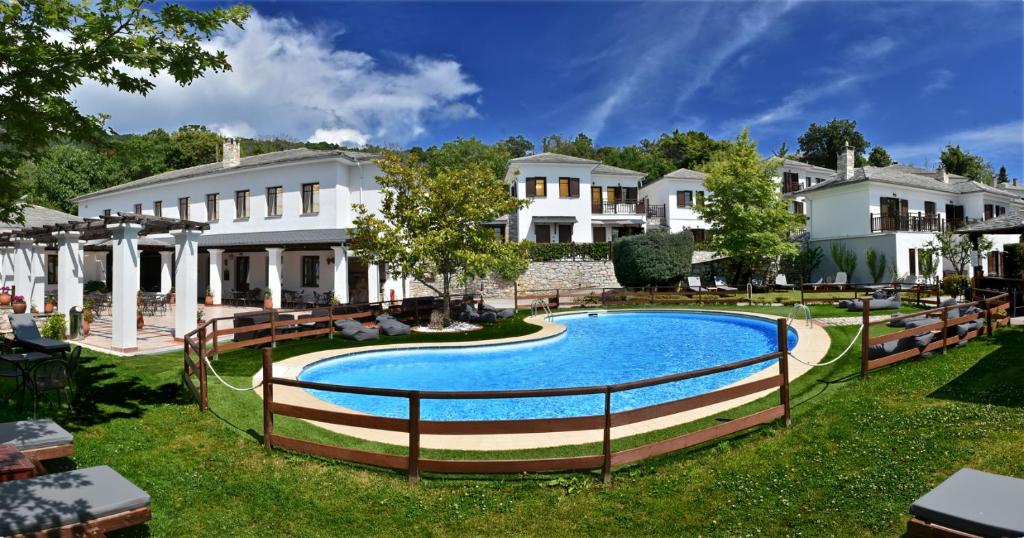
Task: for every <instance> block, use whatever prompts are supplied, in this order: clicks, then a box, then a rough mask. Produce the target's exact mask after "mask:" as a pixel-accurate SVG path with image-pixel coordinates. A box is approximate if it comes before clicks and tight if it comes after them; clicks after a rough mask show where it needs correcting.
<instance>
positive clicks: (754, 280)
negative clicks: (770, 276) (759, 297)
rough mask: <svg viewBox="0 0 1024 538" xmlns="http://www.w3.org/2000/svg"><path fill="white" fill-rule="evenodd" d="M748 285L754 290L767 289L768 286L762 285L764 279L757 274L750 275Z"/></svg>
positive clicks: (761, 290)
mask: <svg viewBox="0 0 1024 538" xmlns="http://www.w3.org/2000/svg"><path fill="white" fill-rule="evenodd" d="M750 287H751V289H752V291H755V292H763V291H766V290H767V289H768V287H767V286H765V285H764V279H762V278H761V277H759V276H754V277H750Z"/></svg>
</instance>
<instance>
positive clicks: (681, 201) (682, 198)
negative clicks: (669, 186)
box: [676, 191, 686, 207]
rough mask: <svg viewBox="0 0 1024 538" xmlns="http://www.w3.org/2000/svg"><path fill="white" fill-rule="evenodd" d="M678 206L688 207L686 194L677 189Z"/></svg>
mask: <svg viewBox="0 0 1024 538" xmlns="http://www.w3.org/2000/svg"><path fill="white" fill-rule="evenodd" d="M676 207H686V196H685V195H684V194H683V191H676Z"/></svg>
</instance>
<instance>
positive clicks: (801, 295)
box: [800, 276, 807, 304]
mask: <svg viewBox="0 0 1024 538" xmlns="http://www.w3.org/2000/svg"><path fill="white" fill-rule="evenodd" d="M800 304H807V303H806V302H804V278H803V276H801V277H800Z"/></svg>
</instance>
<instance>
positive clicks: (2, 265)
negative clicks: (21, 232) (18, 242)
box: [0, 247, 14, 287]
mask: <svg viewBox="0 0 1024 538" xmlns="http://www.w3.org/2000/svg"><path fill="white" fill-rule="evenodd" d="M13 285H14V247H0V287H3V286H7V287H11V286H13Z"/></svg>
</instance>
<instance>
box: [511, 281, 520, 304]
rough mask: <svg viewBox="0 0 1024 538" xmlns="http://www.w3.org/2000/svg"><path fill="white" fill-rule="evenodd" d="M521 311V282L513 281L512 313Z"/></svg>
mask: <svg viewBox="0 0 1024 538" xmlns="http://www.w3.org/2000/svg"><path fill="white" fill-rule="evenodd" d="M518 311H519V281H518V280H513V281H512V312H518Z"/></svg>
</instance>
